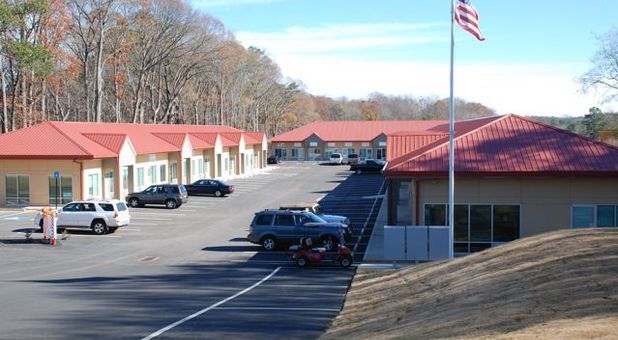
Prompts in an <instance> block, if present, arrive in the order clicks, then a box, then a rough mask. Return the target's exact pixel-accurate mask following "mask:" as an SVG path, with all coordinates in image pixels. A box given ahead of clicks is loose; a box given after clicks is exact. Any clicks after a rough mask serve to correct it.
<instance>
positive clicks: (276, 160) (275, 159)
mask: <svg viewBox="0 0 618 340" xmlns="http://www.w3.org/2000/svg"><path fill="white" fill-rule="evenodd" d="M280 162H281V161H280V160H279V157H277V156H275V155H272V156H269V157H268V158H267V159H266V163H268V164H279V163H280Z"/></svg>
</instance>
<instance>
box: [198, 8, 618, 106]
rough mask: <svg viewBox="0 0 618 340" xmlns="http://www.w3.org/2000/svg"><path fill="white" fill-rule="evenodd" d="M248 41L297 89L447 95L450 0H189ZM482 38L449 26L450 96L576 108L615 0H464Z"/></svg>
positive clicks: (592, 95)
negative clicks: (474, 13)
mask: <svg viewBox="0 0 618 340" xmlns="http://www.w3.org/2000/svg"><path fill="white" fill-rule="evenodd" d="M190 1H191V3H192V5H193V6H194V7H195V8H196V9H198V10H199V11H201V12H203V13H207V14H209V15H212V16H214V17H216V18H219V19H220V20H221V21H222V22H223V23H224V24H225V26H226V27H227V28H228V29H229V30H230V31H232V32H233V33H234V34H235V36H236V38H237V39H238V41H239V42H240V43H242V44H243V45H244V46H246V47H249V46H255V47H258V48H261V49H263V50H265V51H266V53H267V54H268V55H269V56H270V57H271V58H272V59H273V60H274V61H275V62H277V64H278V65H279V66H280V68H281V71H282V74H283V75H284V76H285V77H286V78H289V79H292V80H296V81H300V82H302V84H303V85H304V87H305V89H306V90H307V92H309V93H311V94H315V95H326V96H330V97H347V98H349V99H360V98H366V97H367V96H368V95H369V94H371V93H372V92H380V93H383V94H387V95H410V96H416V97H420V96H438V97H441V98H443V97H448V95H449V60H450V1H449V0H382V1H378V0H190ZM472 4H473V5H474V6H475V7H476V9H477V10H478V12H479V14H480V20H479V24H480V27H481V31H482V33H483V35H484V36H485V38H486V40H485V41H483V42H479V41H477V40H476V39H475V38H474V37H473V36H472V35H470V34H469V33H467V32H465V31H463V30H462V29H460V28H458V27H456V30H455V73H454V77H455V83H454V84H455V85H454V89H455V96H456V97H460V98H463V99H465V100H467V101H474V102H480V103H482V104H484V105H486V106H489V107H491V108H493V109H495V110H496V112H497V113H499V114H507V113H515V114H521V115H545V116H581V115H584V114H586V113H588V109H589V108H590V107H592V106H597V107H599V108H601V109H602V110H603V111H605V112H608V111H618V102H609V103H606V102H603V100H602V98H603V92H599V91H592V92H588V93H583V92H582V91H581V89H580V84H579V82H578V78H579V77H580V76H581V75H582V74H583V73H584V72H586V71H587V70H588V69H589V68H590V67H591V58H592V57H593V56H594V54H595V52H596V50H597V48H598V46H599V43H598V37H599V36H600V35H602V34H604V33H606V32H608V31H609V30H610V29H612V27H618V21H617V20H616V14H617V13H618V0H589V1H576V0H562V1H558V0H542V1H540V0H520V1H506V0H474V1H473V2H472Z"/></svg>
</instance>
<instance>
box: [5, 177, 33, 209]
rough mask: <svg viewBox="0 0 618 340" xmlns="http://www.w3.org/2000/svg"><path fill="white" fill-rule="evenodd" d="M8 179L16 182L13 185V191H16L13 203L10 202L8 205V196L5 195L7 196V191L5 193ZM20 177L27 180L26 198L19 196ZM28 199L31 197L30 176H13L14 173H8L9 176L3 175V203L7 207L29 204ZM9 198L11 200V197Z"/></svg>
mask: <svg viewBox="0 0 618 340" xmlns="http://www.w3.org/2000/svg"><path fill="white" fill-rule="evenodd" d="M9 177H14V178H15V180H16V181H17V182H16V183H15V184H16V185H15V189H16V192H15V195H16V196H15V197H14V199H15V201H14V202H11V203H9V196H8V195H7V194H8V191H7V190H8V178H9ZM20 177H26V178H27V182H28V196H27V197H22V196H21V195H20V192H21V190H20V188H19V187H20V184H19V180H20ZM30 197H31V194H30V175H22V174H15V173H12V174H11V173H9V174H5V175H4V201H5V203H6V204H7V205H22V204H30ZM11 198H13V197H11Z"/></svg>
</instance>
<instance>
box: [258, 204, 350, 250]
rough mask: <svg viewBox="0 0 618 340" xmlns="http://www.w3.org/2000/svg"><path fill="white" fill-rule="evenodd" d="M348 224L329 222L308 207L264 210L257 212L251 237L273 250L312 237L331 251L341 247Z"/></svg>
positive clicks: (267, 248)
mask: <svg viewBox="0 0 618 340" xmlns="http://www.w3.org/2000/svg"><path fill="white" fill-rule="evenodd" d="M346 228H347V226H346V225H344V224H341V223H328V222H326V221H324V220H323V219H321V218H320V217H319V216H317V215H316V214H314V213H311V212H308V211H292V210H263V211H260V212H257V213H256V214H255V217H254V218H253V221H252V222H251V226H250V230H249V235H248V236H247V238H248V239H249V241H250V242H252V243H255V244H259V245H261V246H262V248H263V249H264V250H266V251H271V250H275V249H277V248H278V247H279V246H282V245H284V244H287V245H289V244H297V243H298V242H299V240H300V238H301V237H304V238H307V237H308V238H311V240H312V241H313V242H314V243H316V244H322V246H323V247H324V248H326V249H327V250H328V251H331V250H334V249H336V248H337V245H338V244H339V243H338V242H339V241H338V240H340V239H341V238H342V237H343V235H344V234H345V229H346Z"/></svg>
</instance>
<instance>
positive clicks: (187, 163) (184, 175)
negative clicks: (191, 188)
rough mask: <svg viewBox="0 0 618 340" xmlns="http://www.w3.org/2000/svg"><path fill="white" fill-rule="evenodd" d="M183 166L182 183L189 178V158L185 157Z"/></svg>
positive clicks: (185, 182) (186, 182) (187, 181)
mask: <svg viewBox="0 0 618 340" xmlns="http://www.w3.org/2000/svg"><path fill="white" fill-rule="evenodd" d="M184 163H185V166H184V169H183V172H182V176H183V177H182V183H183V184H188V183H189V179H190V178H191V158H185V161H184Z"/></svg>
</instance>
